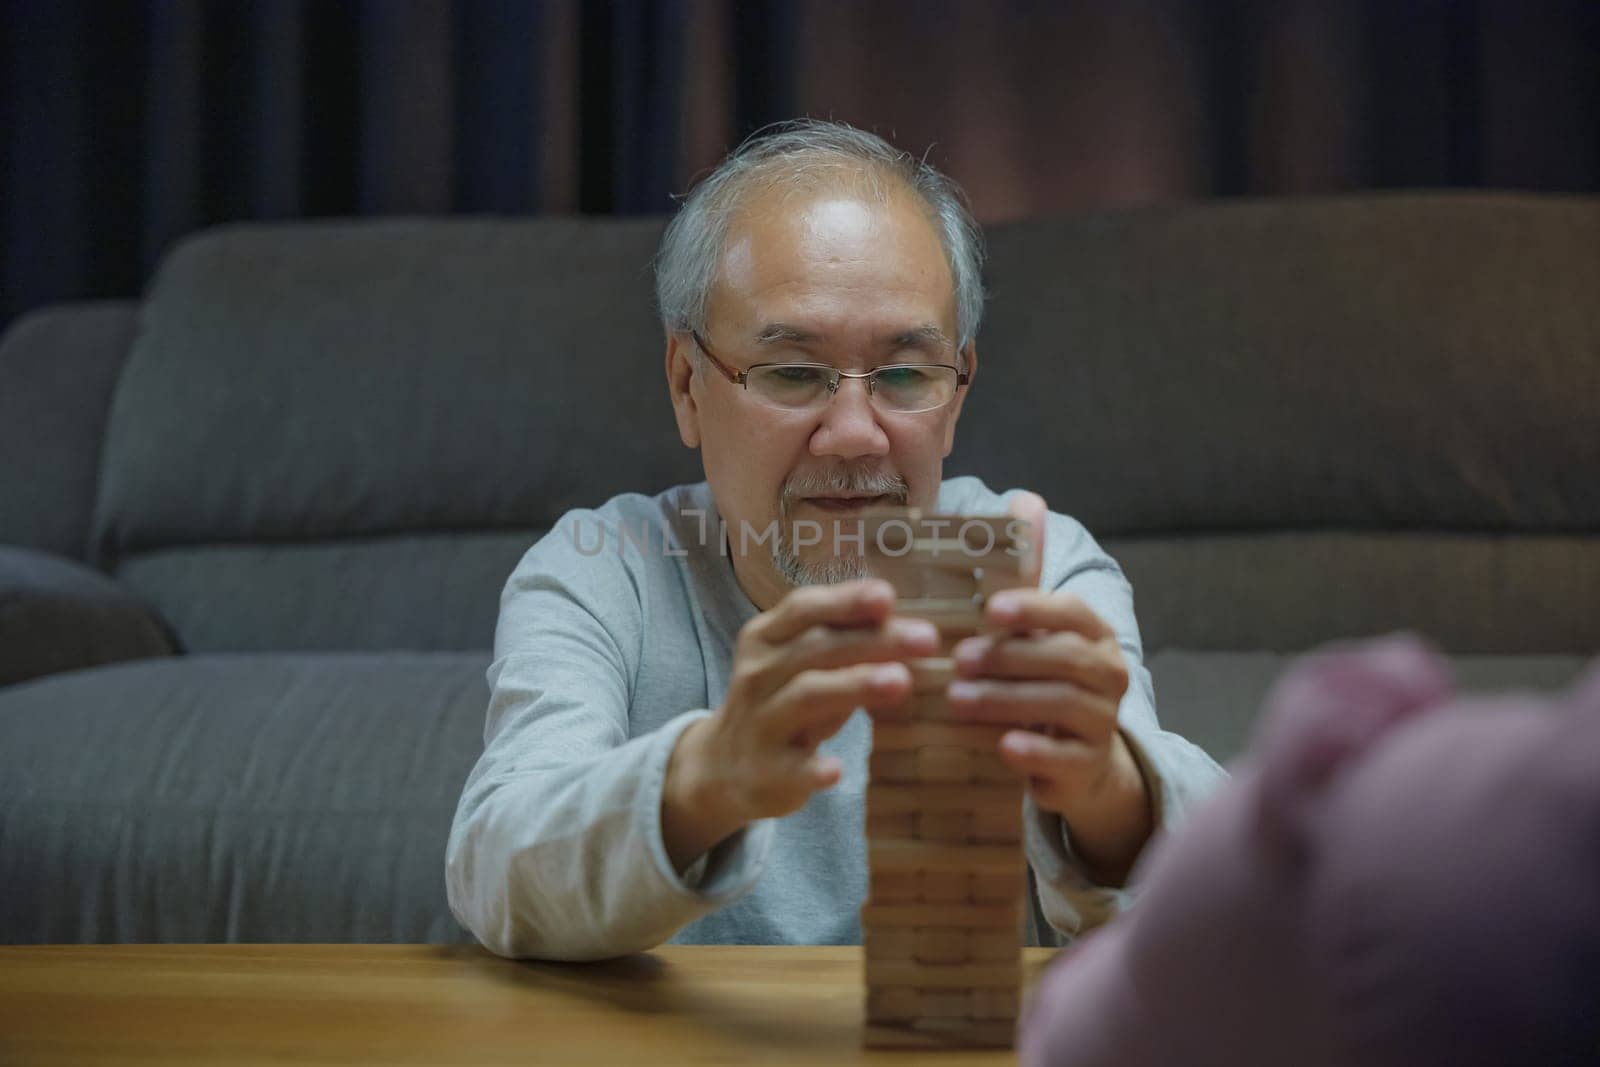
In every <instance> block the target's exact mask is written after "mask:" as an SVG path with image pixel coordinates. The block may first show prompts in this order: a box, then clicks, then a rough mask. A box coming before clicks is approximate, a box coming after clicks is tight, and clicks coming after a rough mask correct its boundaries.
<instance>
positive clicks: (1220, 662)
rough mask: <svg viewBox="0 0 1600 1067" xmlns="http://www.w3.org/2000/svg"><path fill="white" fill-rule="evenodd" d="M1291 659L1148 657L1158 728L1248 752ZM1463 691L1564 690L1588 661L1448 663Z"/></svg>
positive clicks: (1185, 653) (1261, 655) (1218, 750)
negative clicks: (1261, 713) (1264, 709)
mask: <svg viewBox="0 0 1600 1067" xmlns="http://www.w3.org/2000/svg"><path fill="white" fill-rule="evenodd" d="M1293 659H1294V657H1293V656H1290V655H1284V654H1280V653H1273V652H1194V651H1189V650H1184V649H1170V650H1168V651H1165V652H1160V653H1157V654H1156V655H1154V656H1151V657H1150V659H1149V663H1148V665H1149V667H1150V675H1151V678H1152V679H1153V681H1154V682H1155V688H1156V708H1157V709H1158V710H1159V712H1160V715H1161V725H1162V726H1163V727H1164V728H1166V729H1168V730H1172V731H1174V732H1176V733H1180V734H1182V735H1183V736H1184V737H1187V738H1188V739H1189V740H1191V741H1193V742H1194V743H1195V744H1197V745H1199V746H1200V747H1202V748H1204V749H1205V750H1206V751H1207V752H1209V753H1211V755H1212V757H1213V758H1215V759H1217V760H1220V761H1222V762H1228V761H1230V760H1232V759H1234V758H1236V757H1237V756H1239V755H1240V754H1241V753H1242V752H1244V750H1245V749H1246V748H1248V747H1249V740H1250V735H1251V731H1252V730H1254V728H1255V721H1256V714H1257V712H1258V711H1259V710H1260V708H1261V702H1262V700H1264V699H1265V698H1266V695H1267V691H1268V690H1269V689H1270V688H1271V687H1272V683H1273V682H1274V681H1276V680H1277V678H1278V675H1279V674H1281V673H1282V672H1283V671H1284V669H1285V668H1287V667H1288V666H1289V663H1290V662H1291V661H1292V660H1293ZM1449 660H1450V665H1451V670H1452V672H1453V674H1454V677H1455V680H1456V683H1457V685H1458V686H1459V687H1460V688H1462V689H1464V690H1474V691H1478V692H1487V691H1491V690H1502V689H1537V690H1553V689H1562V688H1565V687H1566V686H1568V685H1570V684H1571V683H1572V682H1574V681H1575V680H1576V679H1577V678H1578V676H1579V675H1580V674H1581V673H1583V670H1584V668H1585V666H1586V665H1587V664H1588V663H1589V662H1590V658H1589V657H1587V656H1493V655H1470V656H1451V657H1449Z"/></svg>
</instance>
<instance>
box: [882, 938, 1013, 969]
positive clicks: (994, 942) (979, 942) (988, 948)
mask: <svg viewBox="0 0 1600 1067" xmlns="http://www.w3.org/2000/svg"><path fill="white" fill-rule="evenodd" d="M967 951H968V952H970V953H971V954H972V959H973V960H974V961H975V962H979V963H998V962H1003V961H1010V960H1020V959H1021V958H1022V932H1021V931H1020V930H968V931H967ZM899 958H902V959H903V958H904V957H899Z"/></svg>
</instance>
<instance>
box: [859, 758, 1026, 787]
mask: <svg viewBox="0 0 1600 1067" xmlns="http://www.w3.org/2000/svg"><path fill="white" fill-rule="evenodd" d="M867 773H868V774H869V775H870V776H871V779H872V781H874V782H901V783H904V784H906V785H915V784H916V783H918V782H920V781H922V775H921V771H920V770H919V769H918V766H917V754H916V753H915V752H873V753H871V754H870V755H869V756H868V757H867ZM1012 777H1013V778H1015V777H1016V776H1015V775H1012Z"/></svg>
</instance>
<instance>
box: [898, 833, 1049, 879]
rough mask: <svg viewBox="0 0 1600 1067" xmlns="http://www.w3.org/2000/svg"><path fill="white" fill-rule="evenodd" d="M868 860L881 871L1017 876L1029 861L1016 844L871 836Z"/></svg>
mask: <svg viewBox="0 0 1600 1067" xmlns="http://www.w3.org/2000/svg"><path fill="white" fill-rule="evenodd" d="M867 862H868V863H870V864H871V865H872V868H873V869H874V870H880V871H895V870H901V871H905V870H911V871H949V872H952V873H955V874H975V873H978V872H988V873H993V874H1010V875H1012V876H1013V877H1016V876H1019V875H1020V873H1021V871H1022V868H1023V864H1025V863H1026V862H1027V861H1026V860H1025V859H1024V858H1023V855H1022V849H1021V848H1019V847H1017V846H1016V845H950V844H945V843H943V842H939V841H916V840H902V839H897V838H869V839H868V840H867Z"/></svg>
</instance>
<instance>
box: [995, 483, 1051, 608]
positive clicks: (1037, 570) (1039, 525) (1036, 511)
mask: <svg viewBox="0 0 1600 1067" xmlns="http://www.w3.org/2000/svg"><path fill="white" fill-rule="evenodd" d="M1049 513H1050V509H1049V508H1048V507H1046V506H1045V502H1044V497H1042V496H1040V495H1039V494H1038V493H1035V492H1031V491H1030V490H1027V489H1022V490H1019V491H1018V492H1017V494H1016V495H1015V496H1013V497H1012V498H1011V503H1010V504H1009V505H1008V506H1007V507H1006V514H1008V515H1010V516H1011V517H1012V518H1015V519H1021V520H1022V521H1023V522H1026V523H1027V524H1028V533H1027V535H1026V536H1027V538H1028V551H1027V552H1025V553H1024V554H1023V557H1022V567H1021V571H1022V580H1023V581H1024V582H1025V583H1026V584H1028V585H1038V584H1039V576H1040V575H1041V574H1043V573H1044V531H1045V517H1046V516H1047V515H1049Z"/></svg>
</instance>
